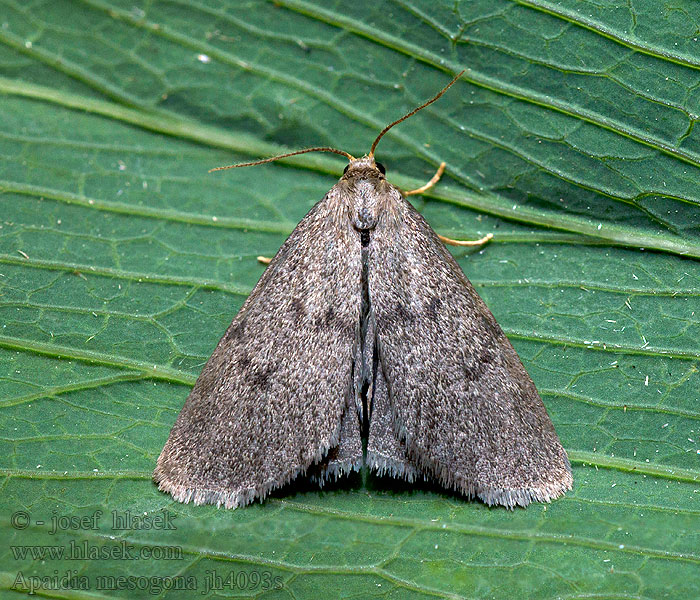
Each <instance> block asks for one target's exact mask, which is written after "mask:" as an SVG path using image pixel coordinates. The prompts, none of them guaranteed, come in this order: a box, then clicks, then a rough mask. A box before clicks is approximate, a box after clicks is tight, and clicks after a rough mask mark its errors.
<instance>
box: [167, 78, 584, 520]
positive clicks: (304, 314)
mask: <svg viewBox="0 0 700 600" xmlns="http://www.w3.org/2000/svg"><path fill="white" fill-rule="evenodd" d="M461 74H462V73H460V74H459V75H457V77H455V78H454V79H453V80H452V81H451V82H450V83H449V84H448V85H447V86H446V87H445V88H443V89H442V90H441V91H440V92H439V93H438V94H437V95H436V96H435V97H433V98H432V99H431V100H429V101H428V102H426V103H424V104H423V105H421V106H419V107H418V108H416V109H414V110H413V111H411V112H410V113H408V114H407V115H405V116H404V117H402V118H401V119H399V120H397V121H394V122H393V123H392V124H390V125H388V126H387V127H386V128H384V130H383V131H382V132H381V133H380V134H379V136H378V137H377V138H376V139H375V141H374V143H373V144H372V147H371V149H370V152H369V154H367V155H365V156H363V157H361V158H355V157H353V156H351V155H350V154H348V153H347V152H344V151H341V150H336V149H334V148H310V149H306V150H300V151H297V152H292V153H289V154H284V155H282V156H278V157H273V158H270V159H265V160H261V161H256V162H254V163H244V164H241V165H232V166H234V167H238V166H249V165H253V164H260V163H262V162H268V161H271V160H277V159H278V158H283V157H285V156H291V155H294V154H301V153H303V152H311V151H326V152H333V153H336V154H341V155H343V156H345V157H347V159H348V161H349V164H348V165H347V166H346V167H345V171H344V173H343V176H342V177H341V178H340V180H339V181H338V183H337V184H336V185H334V186H333V187H332V188H331V190H330V191H329V192H328V193H327V194H326V195H325V196H324V198H323V199H322V200H321V201H320V202H318V203H317V204H316V205H315V206H314V207H313V208H312V209H311V210H310V211H309V213H308V214H307V215H306V216H305V217H304V218H303V219H302V220H301V221H300V222H299V224H298V225H297V227H296V228H295V229H294V231H293V232H292V233H291V235H290V236H289V238H288V239H287V240H286V241H285V242H284V244H283V245H282V247H281V248H280V249H279V251H278V252H277V254H276V255H275V257H274V258H273V259H272V260H271V262H270V264H269V266H268V267H267V269H266V270H265V272H264V273H263V275H262V277H261V278H260V280H259V281H258V283H257V285H256V286H255V288H254V289H253V291H252V293H251V294H250V296H249V297H248V298H247V299H246V301H245V303H244V304H243V306H242V307H241V309H240V311H239V312H238V314H237V315H236V316H235V318H234V319H233V322H232V323H231V325H230V326H229V328H228V329H227V330H226V333H225V334H224V336H223V337H222V338H221V341H220V342H219V344H218V345H217V347H216V349H215V350H214V353H213V354H212V355H211V357H210V358H209V360H208V361H207V363H206V365H205V366H204V369H203V370H202V372H201V374H200V376H199V378H198V379H197V382H196V383H195V386H194V388H193V389H192V392H191V393H190V395H189V397H188V398H187V400H186V402H185V405H184V407H183V409H182V411H181V412H180V414H179V416H178V418H177V420H176V422H175V425H174V426H173V428H172V431H171V432H170V436H169V438H168V440H167V442H166V444H165V447H164V448H163V451H162V452H161V454H160V457H159V458H158V462H157V466H156V468H155V471H154V474H153V477H154V480H155V482H156V483H157V484H158V486H159V488H160V489H161V490H163V491H166V492H169V493H170V494H172V496H173V497H174V498H175V500H178V501H181V502H190V501H192V502H194V503H195V504H204V503H214V504H216V505H217V506H225V507H226V508H236V507H238V506H243V505H245V504H248V503H250V502H252V501H254V500H256V499H259V500H260V501H262V500H263V499H264V498H265V496H266V495H267V494H268V493H269V492H270V491H271V490H273V489H275V488H279V487H281V486H283V485H284V484H286V483H288V482H290V481H291V480H293V479H294V478H296V477H297V476H300V475H304V474H305V475H306V476H308V477H311V478H313V479H315V480H317V481H318V482H319V483H320V484H321V485H323V483H324V482H327V481H329V480H335V479H337V478H338V477H341V476H342V475H344V474H347V473H350V472H351V471H356V470H360V469H362V468H363V467H365V468H367V469H369V470H370V471H372V472H375V473H377V474H378V475H390V476H394V477H398V478H404V479H406V480H408V481H409V482H413V481H415V480H418V479H426V480H430V481H433V482H436V483H438V484H439V485H441V486H443V487H444V488H447V489H449V490H453V491H455V492H457V493H458V494H462V495H464V496H466V497H468V498H473V497H478V498H480V499H481V500H483V501H484V502H486V503H487V504H489V505H493V504H499V505H503V506H506V507H509V508H513V507H514V506H516V505H519V506H526V505H527V504H529V503H530V502H531V501H550V500H552V499H554V498H556V497H558V496H560V495H561V494H563V493H564V492H565V491H566V490H569V489H571V485H572V476H571V468H570V465H569V461H568V459H567V456H566V453H565V451H564V449H563V448H562V446H561V444H560V442H559V439H558V437H557V434H556V432H555V430H554V426H553V425H552V422H551V420H550V418H549V416H548V414H547V411H546V410H545V407H544V405H543V403H542V400H541V399H540V397H539V395H538V393H537V390H536V389H535V386H534V384H533V382H532V380H531V379H530V377H529V376H528V374H527V372H526V371H525V368H524V367H523V365H522V363H521V362H520V359H519V358H518V356H517V354H516V352H515V350H514V349H513V346H512V345H511V344H510V342H509V341H508V338H507V337H506V336H505V334H504V333H503V331H502V330H501V328H500V327H499V325H498V323H496V320H495V319H494V317H493V315H492V314H491V312H490V311H489V310H488V308H487V307H486V305H485V304H484V302H483V301H482V300H481V298H480V297H479V296H478V295H477V293H476V291H475V290H474V288H473V287H472V285H471V283H470V282H469V280H468V279H467V278H466V276H465V275H464V273H463V272H462V269H461V268H460V267H459V265H458V264H457V262H456V261H455V260H454V258H453V257H452V255H451V254H450V253H449V252H448V251H447V249H446V248H445V246H444V244H443V243H442V241H441V239H440V238H439V237H438V236H437V235H436V233H435V232H434V231H433V230H432V229H431V227H430V226H429V225H428V223H427V222H426V221H425V219H423V217H422V216H421V215H420V214H419V213H418V212H417V211H416V210H415V209H414V208H413V206H412V205H411V204H410V203H409V202H408V201H407V200H406V196H407V195H410V194H411V193H414V192H420V191H424V189H426V187H428V186H424V187H423V188H419V190H414V192H406V193H404V192H402V191H401V190H400V189H399V188H397V187H396V186H394V185H392V184H391V183H389V182H388V181H387V179H386V173H385V169H384V167H383V166H382V165H381V163H379V162H377V161H376V160H375V158H374V151H375V149H376V147H377V144H378V142H379V140H380V139H381V138H382V136H383V135H384V134H385V133H386V132H387V131H388V130H389V129H390V128H391V127H393V126H394V125H396V124H397V123H400V122H401V121H403V120H404V119H406V118H408V117H410V116H411V115H413V114H415V113H416V112H418V111H419V110H421V109H422V108H425V107H426V106H428V105H429V104H431V103H432V102H435V100H437V99H438V98H439V97H440V96H441V95H442V94H443V93H445V91H446V90H447V88H448V87H450V86H451V85H452V84H453V83H454V82H455V81H457V79H459V77H460V76H461ZM220 168H230V167H220ZM438 176H439V174H438V175H436V177H435V178H433V181H431V183H434V182H435V181H436V180H437V177H438ZM428 185H430V184H428ZM363 446H364V447H363Z"/></svg>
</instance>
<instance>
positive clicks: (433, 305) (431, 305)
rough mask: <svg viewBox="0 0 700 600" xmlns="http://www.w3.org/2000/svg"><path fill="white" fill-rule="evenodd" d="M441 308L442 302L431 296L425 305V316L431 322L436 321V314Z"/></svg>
mask: <svg viewBox="0 0 700 600" xmlns="http://www.w3.org/2000/svg"><path fill="white" fill-rule="evenodd" d="M441 306H442V300H440V298H438V297H437V296H433V297H432V298H431V299H430V301H429V302H428V303H427V304H426V305H425V314H426V315H427V316H428V318H429V319H430V320H432V321H437V318H438V312H439V311H440V307H441Z"/></svg>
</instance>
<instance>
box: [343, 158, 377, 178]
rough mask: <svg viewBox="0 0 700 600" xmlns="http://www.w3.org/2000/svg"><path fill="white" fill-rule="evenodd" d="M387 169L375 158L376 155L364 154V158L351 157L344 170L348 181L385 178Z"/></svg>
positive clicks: (344, 175) (344, 176)
mask: <svg viewBox="0 0 700 600" xmlns="http://www.w3.org/2000/svg"><path fill="white" fill-rule="evenodd" d="M385 175H386V169H385V168H384V165H383V164H382V163H380V162H377V161H375V160H374V156H371V155H369V156H363V157H362V158H354V157H352V158H350V162H349V163H348V166H347V167H345V170H344V171H343V177H342V178H341V180H342V179H344V180H346V181H353V180H363V179H366V180H384V179H385V177H384V176H385Z"/></svg>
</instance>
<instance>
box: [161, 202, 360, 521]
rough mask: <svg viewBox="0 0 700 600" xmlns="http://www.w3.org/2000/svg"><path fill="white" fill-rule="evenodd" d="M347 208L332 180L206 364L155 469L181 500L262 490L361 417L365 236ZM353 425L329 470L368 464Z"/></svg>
mask: <svg viewBox="0 0 700 600" xmlns="http://www.w3.org/2000/svg"><path fill="white" fill-rule="evenodd" d="M343 207H344V202H343V199H342V198H340V197H339V193H338V192H337V190H336V188H333V190H331V192H329V194H328V195H327V196H326V198H324V199H323V200H322V201H321V202H319V203H318V204H316V206H314V207H313V208H312V209H311V211H310V212H309V213H308V214H307V215H306V217H304V219H303V220H302V221H301V222H300V223H299V225H298V226H297V227H296V228H295V230H294V231H293V232H292V234H291V235H290V236H289V238H288V239H287V241H286V242H285V243H284V244H283V246H282V247H281V248H280V250H279V252H278V253H277V255H276V256H275V258H274V259H273V260H272V261H271V263H270V264H269V266H268V267H267V269H266V271H265V273H264V274H263V276H262V278H261V279H260V281H259V282H258V284H257V285H256V287H255V289H254V290H253V292H252V293H251V294H250V296H249V297H248V299H247V300H246V302H245V303H244V305H243V307H242V308H241V310H240V312H239V313H238V314H237V315H236V317H235V318H234V320H233V322H232V323H231V325H230V327H229V328H228V330H227V331H226V333H225V335H224V336H223V338H222V339H221V341H220V342H219V344H218V346H217V347H216V349H215V350H214V353H213V354H212V356H211V358H210V359H209V361H208V362H207V364H206V365H205V367H204V369H203V370H202V373H201V375H200V376H199V378H198V379H197V382H196V384H195V386H194V388H193V389H192V392H191V393H190V395H189V397H188V398H187V401H186V402H185V406H184V407H183V409H182V411H181V413H180V415H179V416H178V418H177V421H176V423H175V425H174V427H173V429H172V431H171V433H170V437H169V438H168V441H167V443H166V444H165V447H164V448H163V451H162V453H161V455H160V457H159V459H158V464H157V467H156V470H155V472H154V478H155V480H156V481H157V482H158V483H159V486H160V488H161V489H162V490H165V491H168V492H170V493H171V494H173V496H174V497H175V499H177V500H180V501H184V502H189V501H194V502H195V503H198V504H201V503H216V504H223V505H225V506H226V507H236V506H239V505H243V504H246V503H248V502H251V501H252V500H254V499H256V498H260V499H262V498H263V497H264V496H265V495H266V494H267V493H268V492H269V491H270V490H272V489H274V488H277V487H280V486H281V485H283V484H285V483H287V482H288V481H290V480H291V479H293V478H294V477H295V476H296V475H297V474H298V473H300V472H305V471H306V470H307V469H309V468H310V467H313V466H314V465H315V464H316V463H319V462H320V461H321V460H322V459H323V458H324V456H325V455H326V454H327V453H328V451H329V450H330V449H332V448H335V447H337V446H338V444H339V442H340V435H341V422H343V415H344V414H345V413H346V412H347V411H349V410H352V411H353V415H352V416H353V417H354V416H355V415H354V401H353V396H352V394H353V391H352V373H351V371H352V362H353V358H354V351H355V348H356V345H357V337H358V324H359V310H360V293H361V287H360V286H361V282H360V277H361V264H360V240H359V236H358V235H357V232H355V231H354V230H352V228H351V226H350V224H349V223H350V222H349V219H348V218H347V215H346V214H345V213H344V210H345V209H344V208H343ZM351 404H352V405H353V406H352V407H350V405H351ZM346 421H347V419H346ZM349 425H353V423H351V422H349V421H348V422H347V424H346V426H345V428H344V429H345V430H346V431H350V430H351V429H352V428H351V427H350V429H348V426H349ZM352 433H353V434H355V435H357V436H358V440H357V441H355V440H352V441H350V440H348V443H347V444H344V445H343V452H342V460H339V459H336V458H335V457H334V462H332V463H329V464H328V465H326V464H323V465H321V466H320V467H317V468H316V471H318V470H319V468H320V469H321V471H320V472H319V473H316V474H317V475H318V476H319V477H320V478H322V479H323V478H324V477H327V475H326V474H325V471H324V469H328V468H332V469H333V473H332V474H333V475H337V474H338V472H339V471H342V470H346V469H349V468H353V467H354V468H357V467H358V466H359V463H361V458H362V456H361V447H360V445H359V431H358V430H357V428H355V431H353V432H352ZM357 448H360V450H359V454H358V451H357ZM326 462H328V461H326ZM312 470H313V469H312Z"/></svg>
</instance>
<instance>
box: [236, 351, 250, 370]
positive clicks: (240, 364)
mask: <svg viewBox="0 0 700 600" xmlns="http://www.w3.org/2000/svg"><path fill="white" fill-rule="evenodd" d="M236 367H237V368H238V369H239V370H240V371H246V370H247V369H248V367H250V358H248V353H247V352H246V351H245V350H244V351H243V353H242V354H241V355H240V356H239V357H238V360H237V361H236Z"/></svg>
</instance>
